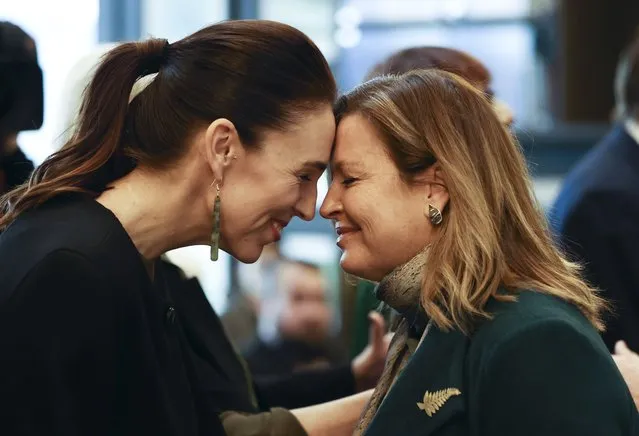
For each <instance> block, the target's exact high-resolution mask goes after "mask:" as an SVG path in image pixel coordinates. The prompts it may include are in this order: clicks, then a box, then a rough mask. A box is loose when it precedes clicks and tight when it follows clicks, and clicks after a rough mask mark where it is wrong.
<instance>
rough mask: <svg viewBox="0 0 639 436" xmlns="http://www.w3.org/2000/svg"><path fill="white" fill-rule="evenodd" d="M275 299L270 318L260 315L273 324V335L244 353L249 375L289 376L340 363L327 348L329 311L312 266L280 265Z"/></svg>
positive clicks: (332, 349) (336, 354)
mask: <svg viewBox="0 0 639 436" xmlns="http://www.w3.org/2000/svg"><path fill="white" fill-rule="evenodd" d="M278 275H279V277H278V280H277V285H276V286H277V290H278V293H277V295H273V296H271V297H270V299H271V300H279V301H281V302H280V303H279V304H277V305H273V309H275V310H274V314H273V316H268V314H266V313H264V314H262V313H261V312H260V315H259V317H260V318H261V317H262V315H264V316H265V317H268V318H269V319H270V320H271V322H272V323H273V324H274V328H275V333H276V334H275V335H269V336H267V337H263V336H259V337H258V339H257V341H256V343H255V344H253V346H252V347H251V348H250V349H249V350H248V352H247V353H246V360H247V363H248V365H249V367H250V368H251V372H252V373H253V375H256V376H257V375H263V376H273V375H278V374H290V373H293V372H297V371H299V370H300V369H308V368H310V367H315V368H319V367H324V368H326V367H330V366H331V365H332V364H336V363H338V362H339V361H340V356H339V351H338V349H337V348H336V347H335V345H336V344H335V343H333V344H331V339H332V340H333V342H334V340H335V338H334V337H332V334H331V333H332V332H331V324H332V321H333V310H332V308H331V307H330V304H329V302H328V300H327V298H326V282H325V280H324V277H323V276H322V272H321V270H320V269H319V268H318V267H317V266H315V265H312V264H308V263H304V262H298V261H286V260H285V261H283V262H282V265H281V266H280V268H279V274H278Z"/></svg>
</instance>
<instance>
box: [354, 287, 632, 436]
mask: <svg viewBox="0 0 639 436" xmlns="http://www.w3.org/2000/svg"><path fill="white" fill-rule="evenodd" d="M487 309H488V310H489V312H491V313H493V315H494V317H493V319H492V320H489V321H486V322H484V323H482V324H481V325H479V326H478V328H477V329H476V330H475V331H474V333H473V334H472V335H470V336H465V335H463V334H462V333H460V332H459V331H455V330H453V331H450V332H448V333H446V332H443V331H441V330H438V329H437V328H432V329H431V330H430V331H429V333H428V334H427V335H426V337H425V338H424V340H423V343H422V344H421V346H420V347H419V348H417V351H416V352H415V354H414V355H413V356H412V358H411V360H410V361H409V362H408V364H407V366H406V367H405V368H404V370H403V372H402V373H401V374H400V375H399V377H398V379H397V380H396V382H395V384H394V385H393V387H392V388H391V390H390V392H389V393H388V395H387V397H386V398H385V400H384V402H383V403H382V405H381V407H380V409H379V410H378V412H377V415H376V416H375V417H374V419H373V421H372V422H371V425H370V427H369V429H368V431H367V432H366V435H367V436H386V435H402V436H470V435H473V436H515V435H516V436H542V435H543V436H591V435H592V436H630V435H637V434H639V427H638V422H637V421H638V416H637V409H636V407H635V404H634V402H633V400H632V397H631V396H630V393H629V392H628V389H627V387H626V384H625V382H624V380H623V378H622V377H621V375H620V374H619V372H618V371H617V368H616V366H615V364H614V362H613V361H612V358H611V357H610V354H609V353H608V351H607V350H606V347H605V345H604V344H603V342H602V341H601V338H600V337H599V335H598V334H597V332H596V331H595V330H594V328H593V327H592V326H591V325H590V323H589V322H588V321H587V320H586V319H585V318H584V316H582V314H581V313H580V312H578V310H577V309H576V308H574V307H573V306H571V305H569V304H566V303H564V302H563V301H560V300H558V299H556V298H554V297H550V296H546V295H543V294H540V293H536V292H523V293H522V294H521V295H520V296H519V299H518V301H517V302H514V303H507V302H503V303H502V302H497V301H495V300H493V301H491V302H489V304H488V306H487Z"/></svg>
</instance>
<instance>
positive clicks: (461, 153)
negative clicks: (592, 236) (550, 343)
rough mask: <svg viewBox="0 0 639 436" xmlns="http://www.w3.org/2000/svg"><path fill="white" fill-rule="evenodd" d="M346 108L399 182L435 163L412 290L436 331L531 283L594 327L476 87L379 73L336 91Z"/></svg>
mask: <svg viewBox="0 0 639 436" xmlns="http://www.w3.org/2000/svg"><path fill="white" fill-rule="evenodd" d="M354 113H357V114H360V115H363V116H364V117H366V118H367V119H368V120H369V121H370V122H371V123H372V125H373V126H374V127H375V128H376V129H377V131H378V134H379V135H380V137H381V138H382V139H383V142H384V144H385V146H386V148H387V152H388V153H389V155H390V156H391V157H392V159H393V161H394V162H395V164H396V166H397V168H398V169H399V172H400V174H401V177H402V179H403V180H404V181H405V182H406V183H414V182H415V180H414V179H415V177H416V176H418V175H419V174H421V173H422V172H423V171H424V170H426V169H427V168H428V167H430V166H431V165H432V164H434V163H435V162H437V163H438V164H439V165H440V167H441V170H442V173H443V178H444V180H445V184H446V188H447V190H448V193H449V202H448V205H447V206H446V208H445V209H444V210H443V211H442V212H443V216H444V220H443V223H442V224H441V226H440V227H439V231H438V235H437V237H436V238H435V240H434V241H433V242H432V245H431V250H430V252H431V253H432V254H433V255H431V256H429V259H428V261H427V265H426V267H425V270H424V274H423V283H422V285H423V286H422V294H421V303H422V305H423V307H424V309H425V311H426V313H427V315H428V316H429V317H430V319H432V320H433V322H434V323H435V324H436V325H437V326H438V327H439V328H442V329H445V330H446V329H450V328H453V327H456V328H458V329H460V330H461V331H464V332H468V331H469V330H471V329H472V323H473V322H474V321H475V320H476V319H477V318H490V314H489V313H488V312H487V311H486V309H485V306H486V303H487V301H488V300H489V298H491V297H494V298H496V299H498V300H514V299H515V298H516V294H517V291H519V290H534V291H538V292H543V293H545V294H550V295H554V296H556V297H558V298H560V299H562V300H565V301H567V302H569V303H572V304H573V305H575V306H577V307H578V308H579V309H580V310H581V312H583V314H584V315H585V316H586V317H587V318H588V319H589V320H590V322H591V323H592V324H593V325H594V326H595V327H596V328H597V329H599V330H603V322H602V319H601V313H602V311H603V309H604V308H605V307H606V304H605V301H604V300H603V299H602V298H601V297H600V296H599V294H598V292H597V291H596V290H595V289H593V288H591V287H590V286H588V285H587V284H586V283H585V282H584V281H583V280H582V279H581V277H580V267H579V265H577V264H575V263H571V262H569V261H568V260H567V259H566V257H565V256H564V255H563V254H562V253H561V252H560V251H559V250H558V249H557V248H556V246H555V245H554V243H553V241H552V237H551V234H550V232H549V229H548V226H547V223H546V220H545V218H544V216H543V213H542V211H541V208H540V207H539V205H538V204H537V201H536V199H535V196H534V194H533V189H532V183H531V178H530V175H529V173H528V168H527V166H526V162H525V159H524V156H523V153H522V151H521V148H520V146H519V144H518V143H517V142H516V140H515V139H514V138H513V136H512V135H511V133H510V132H509V131H508V130H507V129H506V128H505V127H504V126H503V125H502V124H501V123H500V121H499V120H498V118H497V116H496V115H495V112H494V111H493V109H492V106H491V104H490V102H489V101H488V100H487V99H486V97H485V95H484V94H483V93H482V92H481V91H479V90H477V89H475V88H474V87H473V86H472V85H470V84H469V83H468V82H466V81H465V80H464V79H462V78H460V77H458V76H456V75H454V74H451V73H447V72H444V71H439V70H421V71H413V72H409V73H406V74H403V75H399V76H383V77H380V78H377V79H373V80H371V81H369V82H366V83H364V84H363V85H360V86H359V87H357V88H355V89H354V90H352V91H351V92H349V93H348V94H346V95H344V96H342V97H341V98H340V100H339V101H338V103H337V106H336V116H337V120H338V122H339V120H341V119H342V118H343V117H345V116H346V115H349V114H354ZM503 290H505V291H506V292H505V293H504V292H502V291H503Z"/></svg>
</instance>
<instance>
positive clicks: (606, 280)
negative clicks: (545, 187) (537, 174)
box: [550, 125, 639, 351]
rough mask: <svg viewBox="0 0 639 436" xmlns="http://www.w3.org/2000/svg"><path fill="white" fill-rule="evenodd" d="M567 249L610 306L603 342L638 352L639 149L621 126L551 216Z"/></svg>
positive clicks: (573, 176) (568, 182)
mask: <svg viewBox="0 0 639 436" xmlns="http://www.w3.org/2000/svg"><path fill="white" fill-rule="evenodd" d="M550 222H551V225H552V226H553V228H554V231H555V233H557V235H558V237H559V238H560V241H561V243H562V245H563V246H564V247H565V248H566V249H567V251H568V252H569V253H570V254H572V255H573V256H574V258H575V259H576V260H578V261H580V262H583V263H584V266H585V271H584V272H585V276H586V279H587V280H588V281H589V282H590V283H592V284H593V285H595V286H597V287H598V288H600V289H601V290H602V293H603V296H604V297H605V298H607V299H608V300H609V301H611V303H612V305H613V309H614V310H613V313H614V314H613V315H612V316H610V317H609V318H608V319H606V332H605V333H604V334H603V339H604V342H605V343H606V345H607V346H608V349H609V350H611V351H612V350H613V349H614V345H615V342H616V341H618V340H620V339H623V340H625V341H626V342H627V343H628V345H629V346H630V347H631V348H632V349H635V350H639V268H637V266H638V265H639V144H637V142H636V141H635V140H634V139H632V137H630V135H628V133H627V132H626V130H625V129H624V127H623V126H621V125H618V126H616V127H615V128H614V129H613V130H612V131H611V132H610V133H609V134H608V135H607V136H606V137H605V138H604V139H603V140H602V141H601V143H600V144H599V145H597V146H596V147H594V148H593V149H592V150H591V151H590V152H588V154H587V155H586V156H585V157H584V158H583V159H582V161H581V162H579V163H578V164H577V166H576V167H575V168H574V169H573V170H572V171H571V172H570V173H569V174H568V176H566V179H565V181H564V185H563V187H562V190H561V192H560V193H559V196H558V197H557V201H556V203H555V205H554V207H553V209H552V211H551V216H550Z"/></svg>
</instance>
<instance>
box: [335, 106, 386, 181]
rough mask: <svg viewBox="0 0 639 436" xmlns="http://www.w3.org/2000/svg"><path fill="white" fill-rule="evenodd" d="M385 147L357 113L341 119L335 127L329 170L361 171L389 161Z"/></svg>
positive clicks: (373, 129) (364, 118) (367, 122)
mask: <svg viewBox="0 0 639 436" xmlns="http://www.w3.org/2000/svg"><path fill="white" fill-rule="evenodd" d="M389 159H390V158H389V156H388V153H387V151H386V147H385V145H384V142H383V140H382V138H381V137H380V135H379V134H378V132H377V130H376V129H375V127H374V126H373V124H372V123H371V122H370V121H368V120H367V119H366V117H365V116H364V115H361V114H359V113H354V114H349V115H346V116H345V117H344V118H342V119H341V120H340V122H339V125H338V127H337V135H336V138H335V148H334V150H333V155H332V156H331V170H332V171H338V170H343V169H349V170H363V169H365V168H366V167H370V166H371V165H372V166H375V164H377V163H379V162H380V160H384V161H386V160H389Z"/></svg>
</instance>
